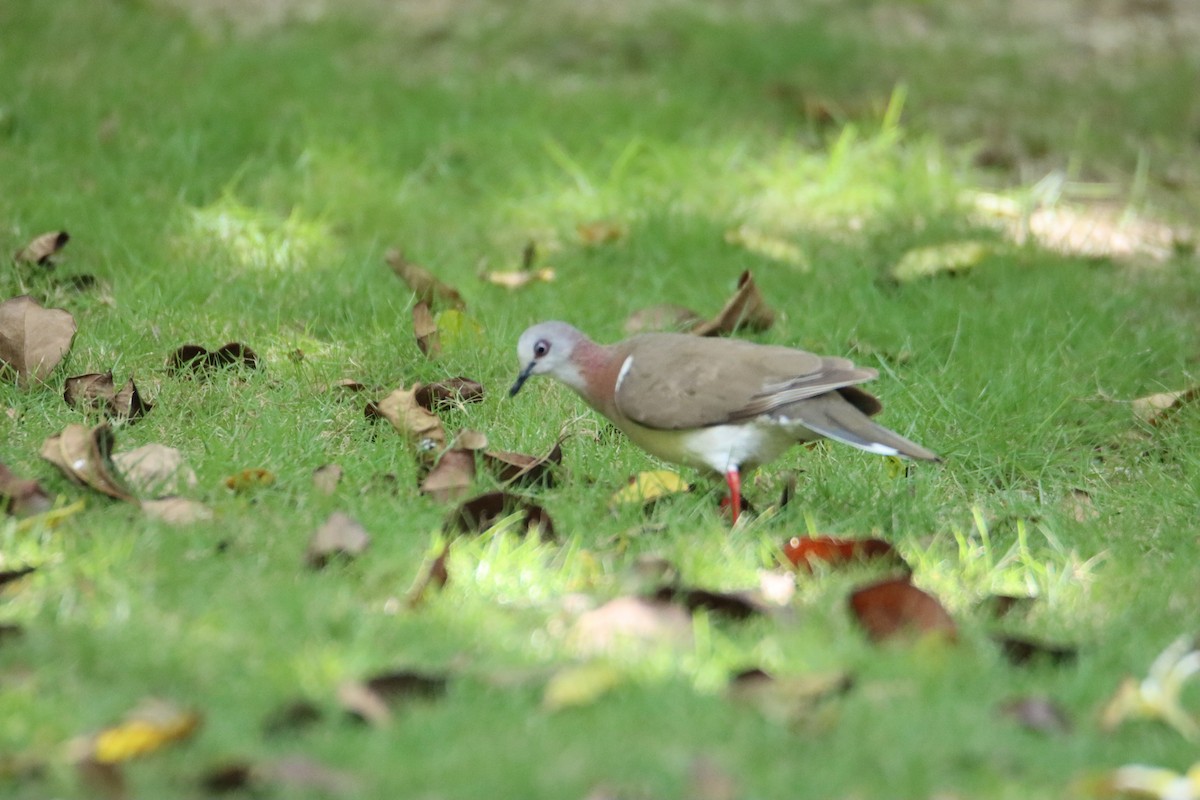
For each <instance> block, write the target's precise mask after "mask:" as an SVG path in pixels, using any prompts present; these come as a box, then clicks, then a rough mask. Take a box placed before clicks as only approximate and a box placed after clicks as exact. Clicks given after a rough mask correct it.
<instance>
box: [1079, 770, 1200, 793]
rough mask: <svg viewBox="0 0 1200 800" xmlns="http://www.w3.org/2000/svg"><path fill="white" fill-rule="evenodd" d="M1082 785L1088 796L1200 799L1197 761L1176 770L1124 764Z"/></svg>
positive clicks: (1199, 776) (1199, 772)
mask: <svg viewBox="0 0 1200 800" xmlns="http://www.w3.org/2000/svg"><path fill="white" fill-rule="evenodd" d="M1089 783H1092V784H1093V785H1088V786H1085V787H1081V788H1084V789H1085V790H1086V791H1087V792H1088V794H1089V795H1090V796H1092V797H1101V798H1127V800H1136V798H1140V799H1141V800H1198V799H1200V762H1197V763H1195V764H1193V765H1192V766H1191V767H1190V768H1189V769H1188V771H1187V772H1186V773H1184V774H1180V773H1178V772H1175V771H1174V770H1171V769H1166V768H1164V767H1151V766H1147V765H1145V764H1126V765H1125V766H1123V767H1118V768H1117V769H1115V770H1113V771H1112V772H1109V773H1106V774H1104V775H1102V776H1101V777H1100V778H1099V779H1098V780H1097V781H1094V782H1089Z"/></svg>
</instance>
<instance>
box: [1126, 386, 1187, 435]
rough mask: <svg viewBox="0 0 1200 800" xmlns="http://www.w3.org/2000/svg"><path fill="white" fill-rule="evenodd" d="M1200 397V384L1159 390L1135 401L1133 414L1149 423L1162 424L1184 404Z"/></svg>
mask: <svg viewBox="0 0 1200 800" xmlns="http://www.w3.org/2000/svg"><path fill="white" fill-rule="evenodd" d="M1197 399H1200V386H1191V387H1189V388H1187V389H1182V390H1180V391H1178V392H1159V393H1158V394H1152V395H1147V396H1146V397H1139V398H1138V399H1137V400H1134V401H1133V415H1134V416H1135V417H1137V418H1138V419H1140V420H1141V421H1142V422H1145V423H1146V424H1147V425H1161V424H1163V423H1164V422H1166V421H1167V420H1168V419H1170V417H1171V416H1172V415H1173V414H1174V413H1175V412H1176V411H1178V410H1179V409H1181V408H1182V407H1183V406H1185V405H1188V404H1190V403H1194V402H1195V401H1196V400H1197Z"/></svg>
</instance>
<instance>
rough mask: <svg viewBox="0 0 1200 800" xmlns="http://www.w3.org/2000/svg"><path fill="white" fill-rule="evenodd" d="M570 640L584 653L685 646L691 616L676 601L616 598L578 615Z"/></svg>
mask: <svg viewBox="0 0 1200 800" xmlns="http://www.w3.org/2000/svg"><path fill="white" fill-rule="evenodd" d="M569 640H570V643H571V645H572V646H573V647H574V648H575V649H576V650H578V651H580V652H583V653H587V654H599V653H607V652H612V651H614V650H619V649H622V648H624V647H628V646H633V647H658V646H671V647H677V648H687V647H689V646H690V645H691V642H692V618H691V615H690V614H688V612H687V611H686V610H684V609H683V608H682V607H680V606H678V605H676V604H675V603H663V602H660V601H657V600H648V599H646V598H642V597H618V598H616V599H614V600H610V601H609V602H607V603H605V604H604V605H602V606H600V607H599V608H597V609H594V610H592V611H588V612H586V613H584V614H581V615H580V616H579V619H577V620H576V621H575V624H574V626H572V628H571V631H570V634H569Z"/></svg>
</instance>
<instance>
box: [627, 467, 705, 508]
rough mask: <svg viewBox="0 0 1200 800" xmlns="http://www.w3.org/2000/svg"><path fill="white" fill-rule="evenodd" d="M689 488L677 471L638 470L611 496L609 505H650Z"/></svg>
mask: <svg viewBox="0 0 1200 800" xmlns="http://www.w3.org/2000/svg"><path fill="white" fill-rule="evenodd" d="M690 489H691V487H690V486H689V485H688V483H687V481H685V480H684V479H683V478H682V477H680V476H679V473H678V472H672V471H671V470H669V469H656V470H651V471H649V472H639V473H638V474H637V475H634V476H633V477H632V478H630V479H629V482H628V483H627V484H626V485H625V487H624V488H623V489H621V490H620V491H618V492H617V493H615V494H614V495H613V496H612V499H611V500H609V505H611V506H623V505H640V506H650V505H653V504H654V503H656V502H658V501H659V500H660V499H662V498H663V497H669V496H670V495H673V494H680V493H681V492H687V491H689V490H690Z"/></svg>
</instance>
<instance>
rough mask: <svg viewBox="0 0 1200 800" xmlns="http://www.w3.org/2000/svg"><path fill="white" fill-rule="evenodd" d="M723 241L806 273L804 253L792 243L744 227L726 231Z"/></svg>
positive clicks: (806, 263)
mask: <svg viewBox="0 0 1200 800" xmlns="http://www.w3.org/2000/svg"><path fill="white" fill-rule="evenodd" d="M725 241H726V242H728V243H729V244H733V245H738V246H740V247H744V248H746V249H747V250H749V251H750V252H751V253H755V254H757V255H760V256H764V257H766V258H769V259H771V260H772V261H780V262H782V263H784V264H791V265H792V266H793V267H799V268H800V269H801V271H803V272H807V271H808V270H809V267H810V265H809V263H808V259H807V258H805V257H804V251H803V250H801V249H800V248H799V247H797V246H796V245H794V244H793V243H791V242H789V241H788V240H786V239H781V238H780V237H778V236H771V235H770V234H766V233H763V232H762V231H759V230H755V229H754V228H749V227H747V226H745V225H743V226H741V227H740V228H734V229H733V230H730V231H726V232H725Z"/></svg>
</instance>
